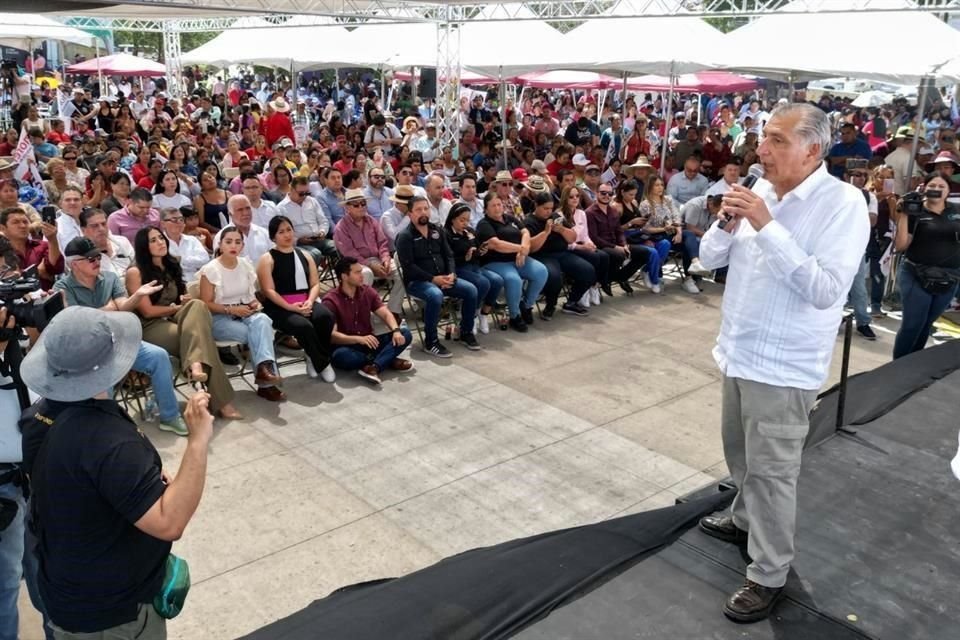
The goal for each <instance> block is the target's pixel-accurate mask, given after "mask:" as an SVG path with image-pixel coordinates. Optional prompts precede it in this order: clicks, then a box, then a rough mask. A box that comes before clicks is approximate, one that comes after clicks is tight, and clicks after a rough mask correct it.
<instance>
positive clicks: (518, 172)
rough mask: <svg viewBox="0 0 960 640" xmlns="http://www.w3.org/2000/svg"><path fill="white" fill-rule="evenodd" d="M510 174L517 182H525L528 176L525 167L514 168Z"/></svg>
mask: <svg viewBox="0 0 960 640" xmlns="http://www.w3.org/2000/svg"><path fill="white" fill-rule="evenodd" d="M510 176H511V177H512V178H513V179H514V180H516V181H517V182H526V181H527V178H528V177H529V176H528V175H527V170H526V169H514V170H513V173H511V174H510Z"/></svg>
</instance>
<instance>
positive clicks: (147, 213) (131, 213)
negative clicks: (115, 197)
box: [107, 187, 160, 242]
mask: <svg viewBox="0 0 960 640" xmlns="http://www.w3.org/2000/svg"><path fill="white" fill-rule="evenodd" d="M107 226H108V227H109V228H110V233H112V234H114V235H117V236H123V237H124V238H126V239H127V240H129V241H130V242H133V239H134V237H135V236H136V235H137V232H138V231H140V230H141V229H146V228H148V227H159V226H160V213H159V212H158V211H157V210H156V209H154V208H153V195H151V193H150V192H149V191H147V190H146V189H143V188H140V187H137V188H136V189H134V190H133V191H131V192H130V200H129V201H128V202H127V206H125V207H124V208H123V209H120V210H119V211H115V212H114V213H112V214H110V217H109V218H108V219H107Z"/></svg>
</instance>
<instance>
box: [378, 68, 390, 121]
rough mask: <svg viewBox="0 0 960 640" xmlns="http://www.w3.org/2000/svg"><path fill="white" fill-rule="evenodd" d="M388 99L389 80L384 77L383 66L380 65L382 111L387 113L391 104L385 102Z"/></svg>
mask: <svg viewBox="0 0 960 640" xmlns="http://www.w3.org/2000/svg"><path fill="white" fill-rule="evenodd" d="M386 99H387V79H386V77H385V76H384V75H383V65H380V100H381V103H382V105H381V106H382V111H384V112H386V111H387V109H389V108H390V103H389V102H384V101H385V100H386Z"/></svg>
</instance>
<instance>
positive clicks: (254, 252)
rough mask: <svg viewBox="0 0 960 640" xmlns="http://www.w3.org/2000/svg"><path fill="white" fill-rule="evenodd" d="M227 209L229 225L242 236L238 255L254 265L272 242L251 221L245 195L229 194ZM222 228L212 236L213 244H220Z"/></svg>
mask: <svg viewBox="0 0 960 640" xmlns="http://www.w3.org/2000/svg"><path fill="white" fill-rule="evenodd" d="M227 209H228V210H229V211H230V221H231V226H234V227H236V228H237V230H238V231H240V235H242V236H243V250H242V251H241V252H240V255H241V256H243V257H244V258H246V259H247V260H249V261H250V263H251V264H252V265H254V266H256V264H257V262H258V261H259V260H260V258H261V257H262V256H263V254H265V253H267V252H268V251H270V248H271V247H272V246H273V242H271V241H270V234H269V233H268V232H267V230H266V229H264V228H263V227H261V226H260V225H257V224H254V223H253V208H252V207H251V206H250V201H249V200H248V199H247V196H230V199H229V200H227ZM222 233H223V229H221V230H220V231H218V232H217V235H216V236H214V238H213V246H215V247H219V246H220V235H221V234H222Z"/></svg>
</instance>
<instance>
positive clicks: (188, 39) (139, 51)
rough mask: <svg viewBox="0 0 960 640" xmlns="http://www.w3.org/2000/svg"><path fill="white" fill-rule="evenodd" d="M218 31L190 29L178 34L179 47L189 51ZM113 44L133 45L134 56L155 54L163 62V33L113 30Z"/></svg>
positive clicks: (211, 37)
mask: <svg viewBox="0 0 960 640" xmlns="http://www.w3.org/2000/svg"><path fill="white" fill-rule="evenodd" d="M220 33H221V32H220V31H191V32H187V33H181V34H180V49H181V50H182V51H191V50H193V49H196V48H197V47H199V46H200V45H202V44H205V43H207V42H209V41H210V40H213V39H214V38H215V37H217V36H218V35H220ZM113 42H114V44H115V45H121V44H128V45H130V46H132V47H133V55H135V56H148V57H149V56H152V55H156V56H157V61H158V62H163V61H164V57H163V34H162V33H159V32H154V31H121V30H118V31H114V32H113Z"/></svg>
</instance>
